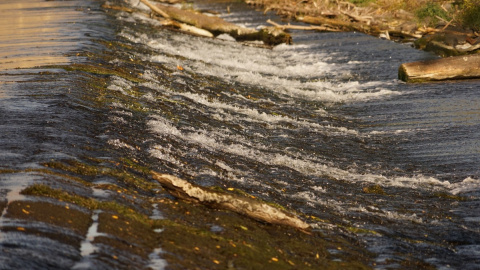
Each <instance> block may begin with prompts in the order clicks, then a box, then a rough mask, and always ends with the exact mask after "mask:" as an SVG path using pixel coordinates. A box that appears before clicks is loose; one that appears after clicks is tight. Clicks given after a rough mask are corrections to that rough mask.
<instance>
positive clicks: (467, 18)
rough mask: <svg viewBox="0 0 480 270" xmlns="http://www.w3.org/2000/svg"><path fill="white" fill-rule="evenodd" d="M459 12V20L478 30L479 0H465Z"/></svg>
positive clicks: (479, 27)
mask: <svg viewBox="0 0 480 270" xmlns="http://www.w3.org/2000/svg"><path fill="white" fill-rule="evenodd" d="M462 10H463V11H462V12H461V19H460V20H461V22H462V23H463V25H464V26H466V27H469V28H471V29H473V30H475V31H479V30H480V0H465V1H464V2H463V8H462Z"/></svg>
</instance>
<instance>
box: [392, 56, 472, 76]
mask: <svg viewBox="0 0 480 270" xmlns="http://www.w3.org/2000/svg"><path fill="white" fill-rule="evenodd" d="M398 78H399V79H400V80H402V81H405V82H426V81H441V80H454V79H474V78H478V79H480V54H473V55H464V56H455V57H448V58H442V59H435V60H427V61H419V62H412V63H406V64H402V65H401V66H400V68H399V69H398Z"/></svg>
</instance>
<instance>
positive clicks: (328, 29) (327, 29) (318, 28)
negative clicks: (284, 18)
mask: <svg viewBox="0 0 480 270" xmlns="http://www.w3.org/2000/svg"><path fill="white" fill-rule="evenodd" d="M267 23H269V24H271V25H273V26H275V27H276V28H279V29H282V30H287V29H290V30H315V31H325V32H339V31H340V30H339V29H336V28H331V27H328V26H314V25H310V26H301V25H290V24H288V25H281V24H278V23H276V22H274V21H272V20H270V19H268V20H267Z"/></svg>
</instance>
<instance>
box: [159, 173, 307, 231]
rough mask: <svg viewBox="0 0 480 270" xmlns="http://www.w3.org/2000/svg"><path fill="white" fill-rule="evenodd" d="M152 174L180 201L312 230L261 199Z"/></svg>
mask: <svg viewBox="0 0 480 270" xmlns="http://www.w3.org/2000/svg"><path fill="white" fill-rule="evenodd" d="M152 175H153V178H154V179H155V180H157V181H158V182H160V184H161V185H162V186H163V187H164V188H165V189H166V190H167V191H168V192H169V193H170V194H172V195H173V196H175V197H177V198H179V199H182V200H187V201H192V202H196V203H200V204H204V205H207V206H209V207H213V208H217V209H224V210H229V211H232V212H235V213H238V214H242V215H245V216H248V217H250V218H253V219H256V220H260V221H263V222H267V223H271V224H278V225H286V226H291V227H294V228H296V229H299V230H301V231H304V232H308V231H307V230H308V229H310V225H308V224H307V223H305V222H304V221H302V220H300V219H299V218H297V217H296V216H294V215H293V214H291V213H288V212H286V211H284V210H281V209H279V208H276V207H273V206H271V205H269V204H266V203H264V202H261V201H259V200H254V199H252V198H248V197H245V196H241V195H234V194H230V193H226V192H220V191H213V190H210V189H207V188H204V187H201V186H197V185H194V184H191V183H189V182H187V181H185V180H182V179H180V178H178V177H175V176H172V175H168V174H160V173H157V172H153V171H152Z"/></svg>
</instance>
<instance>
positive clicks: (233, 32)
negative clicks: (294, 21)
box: [140, 0, 292, 45]
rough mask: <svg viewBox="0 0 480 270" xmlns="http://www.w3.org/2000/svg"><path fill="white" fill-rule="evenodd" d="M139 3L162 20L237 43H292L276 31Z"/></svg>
mask: <svg viewBox="0 0 480 270" xmlns="http://www.w3.org/2000/svg"><path fill="white" fill-rule="evenodd" d="M140 1H142V3H144V4H146V5H147V6H148V7H150V8H151V9H152V10H153V11H154V12H156V13H158V14H160V15H161V16H162V17H164V18H170V19H173V20H175V21H178V22H181V23H185V24H189V25H191V26H194V27H196V28H200V29H204V30H206V31H208V32H210V33H212V34H213V35H219V34H229V35H230V36H232V37H234V38H235V39H236V40H238V41H245V40H262V41H263V42H264V43H265V44H267V45H277V44H280V43H287V44H290V43H291V42H292V37H291V36H290V35H288V34H287V33H284V32H283V31H278V30H276V29H269V28H264V29H262V30H260V31H257V30H255V29H251V28H246V27H241V26H238V25H236V24H233V23H230V22H227V21H225V20H224V19H222V18H219V17H215V16H207V15H204V14H200V13H195V12H192V11H188V10H183V9H179V8H176V7H171V6H165V5H161V4H157V5H152V4H151V3H150V2H148V0H140Z"/></svg>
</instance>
